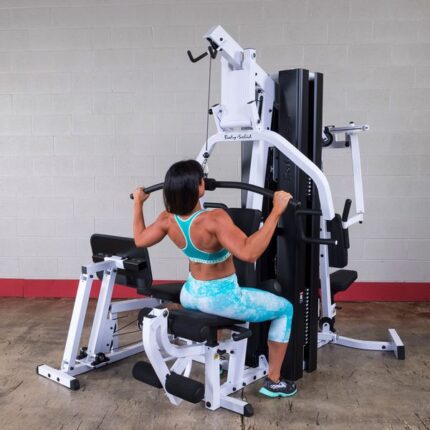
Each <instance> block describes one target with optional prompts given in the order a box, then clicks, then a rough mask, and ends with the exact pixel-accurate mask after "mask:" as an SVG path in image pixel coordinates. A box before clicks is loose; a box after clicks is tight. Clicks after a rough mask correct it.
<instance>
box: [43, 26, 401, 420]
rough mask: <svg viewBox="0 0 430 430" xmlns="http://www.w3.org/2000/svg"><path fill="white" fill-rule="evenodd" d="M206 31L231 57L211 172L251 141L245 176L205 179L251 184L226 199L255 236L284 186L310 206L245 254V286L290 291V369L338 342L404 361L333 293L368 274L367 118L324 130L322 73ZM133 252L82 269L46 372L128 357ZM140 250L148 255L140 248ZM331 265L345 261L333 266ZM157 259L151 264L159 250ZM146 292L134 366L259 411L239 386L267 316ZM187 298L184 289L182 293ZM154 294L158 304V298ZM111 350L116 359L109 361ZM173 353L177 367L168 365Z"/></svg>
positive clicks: (176, 386) (259, 359)
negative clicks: (355, 236) (357, 248)
mask: <svg viewBox="0 0 430 430" xmlns="http://www.w3.org/2000/svg"><path fill="white" fill-rule="evenodd" d="M204 37H205V39H206V40H208V41H209V48H208V52H209V54H210V55H209V61H212V60H213V59H214V58H215V57H217V56H219V57H221V79H222V81H221V101H220V104H218V105H215V106H212V107H211V109H210V113H211V114H212V115H213V117H214V120H215V126H216V130H217V132H216V133H215V134H214V135H213V136H211V137H209V138H207V139H206V142H205V144H204V145H203V147H202V149H201V151H200V153H199V155H198V156H197V160H198V161H199V162H201V163H202V165H203V166H204V167H205V171H206V172H207V167H208V160H209V158H210V155H211V153H212V152H213V150H214V149H215V147H216V146H217V145H222V144H235V145H241V149H242V181H241V182H238V183H230V182H217V181H214V180H209V179H206V187H207V189H208V190H211V189H215V188H237V189H240V190H242V196H241V197H242V198H241V206H242V207H241V208H236V209H230V208H225V209H226V210H228V211H229V213H230V215H231V216H232V218H233V221H234V222H235V223H236V224H237V225H239V226H240V228H242V229H243V230H244V231H245V232H246V233H247V234H251V233H252V232H253V231H255V230H256V229H258V228H259V225H260V223H261V222H262V221H264V219H265V218H266V217H267V215H268V213H269V211H270V209H271V205H272V203H271V196H272V195H273V192H274V191H276V190H286V191H289V192H290V193H291V194H292V195H293V196H294V198H295V199H296V200H297V201H300V202H301V206H300V207H294V206H293V205H292V206H291V207H290V208H289V209H288V210H287V211H286V212H285V213H284V215H283V217H282V219H281V220H280V222H279V225H278V228H277V231H276V233H275V235H274V238H273V241H272V243H271V244H270V246H269V247H268V249H267V251H266V252H265V254H263V256H262V257H261V259H260V260H259V262H258V263H257V264H256V265H247V266H246V265H243V264H241V263H243V262H239V261H237V260H235V265H236V269H237V272H238V278H239V283H240V284H242V285H246V286H252V287H257V288H263V289H267V290H268V291H272V292H274V293H276V294H280V295H282V296H284V297H286V298H287V299H288V300H289V301H290V302H291V303H292V304H293V306H294V319H293V327H292V334H291V338H290V342H289V347H288V352H287V356H286V359H285V362H284V366H283V376H285V377H287V378H288V379H292V380H297V379H299V378H300V377H301V376H302V375H303V370H306V371H308V372H311V371H313V370H315V369H316V368H317V350H318V347H321V346H323V345H325V344H328V343H332V344H339V345H343V346H349V347H353V348H361V349H368V350H379V351H393V352H394V354H395V356H396V357H397V358H398V359H403V358H404V356H405V349H404V345H403V343H402V342H401V340H400V338H399V336H398V335H397V333H396V331H395V330H393V329H390V330H389V337H390V340H389V341H387V342H374V341H361V340H355V339H351V338H346V337H343V336H339V335H338V334H337V332H336V330H335V327H334V324H335V316H336V306H335V303H334V296H335V294H336V293H337V292H339V291H345V290H346V289H347V288H348V287H349V286H350V285H351V284H352V283H353V282H354V280H355V279H356V278H357V273H356V272H355V271H352V270H346V269H344V268H345V267H346V266H347V263H348V254H347V253H348V248H349V237H348V228H349V227H350V226H351V225H353V224H355V223H361V222H362V221H363V215H364V203H363V189H362V177H361V163H360V152H359V143H358V136H359V134H360V133H362V132H364V131H366V130H367V129H368V127H367V126H357V125H355V124H352V123H351V124H349V125H348V126H346V127H340V128H339V127H334V126H328V127H325V128H324V129H323V126H322V94H323V76H322V74H321V73H314V72H309V71H308V70H305V69H295V70H285V71H280V72H279V73H278V74H276V76H273V75H271V76H269V75H268V74H267V73H266V72H265V71H264V70H263V69H262V68H261V67H260V66H259V65H258V64H257V63H256V52H255V50H253V49H242V48H241V47H240V45H239V44H238V43H237V42H236V41H234V39H232V38H231V36H230V35H229V34H228V33H227V32H226V31H225V30H224V29H223V28H222V27H220V26H217V27H214V28H212V29H211V30H209V32H208V33H206V34H205V35H204ZM207 54H208V53H207V52H205V53H204V54H202V55H200V56H199V57H197V58H194V57H193V56H192V54H191V53H189V57H190V59H191V60H192V61H199V60H200V59H202V58H204V57H205V56H207ZM323 147H327V148H333V149H334V148H347V149H349V150H351V154H352V161H353V174H354V195H355V211H356V213H355V214H354V215H353V216H351V217H350V216H349V212H350V208H351V200H347V201H346V202H345V207H344V209H343V214H342V216H340V215H339V214H336V213H335V210H334V207H333V199H332V195H331V189H330V186H329V183H328V181H327V178H326V176H325V175H324V174H323V172H322V170H321V168H322V160H321V159H322V148H323ZM161 188H162V184H158V185H156V186H154V187H149V189H145V191H146V192H153V191H156V190H157V189H161ZM206 206H208V207H211V204H208V203H206ZM213 206H214V205H213V204H212V207H213ZM217 206H218V207H219V206H220V204H219V203H218V204H217ZM221 206H222V205H221ZM121 239H124V238H121ZM129 245H130V244H129ZM139 251H141V252H143V250H139ZM134 252H138V251H133V252H131V255H128V251H127V252H123V253H121V252H119V253H116V252H110V253H109V252H107V253H105V252H104V251H102V254H103V255H102V256H101V257H100V258H102V259H103V261H101V262H100V263H95V264H100V266H98V267H93V266H92V265H90V266H86V267H87V269H85V270H83V274H82V275H81V281H80V286H79V291H78V297H77V300H76V303H75V309H74V311H73V316H72V322H71V326H70V330H69V337H68V341H67V344H66V350H65V355H64V357H63V362H62V365H61V369H60V370H55V369H52V368H49V367H48V366H39V368H38V372H39V373H40V374H42V375H43V376H46V377H49V378H50V379H52V380H54V381H57V382H60V383H62V384H63V385H66V386H69V387H70V388H73V387H72V386H71V385H72V384H71V382H70V381H72V380H73V378H72V377H73V376H75V375H77V374H79V373H82V372H83V371H87V370H91V369H94V368H97V367H100V366H103V365H106V364H108V363H109V362H112V361H114V360H115V358H116V357H119V355H115V350H112V347H113V346H114V345H115V341H114V340H112V338H111V336H112V332H111V331H112V330H113V331H115V328H114V329H112V328H111V327H113V326H112V321H114V320H115V315H116V312H115V311H116V306H120V305H117V302H111V289H112V285H113V282H114V281H113V280H112V271H113V272H114V271H115V270H117V269H118V270H119V269H121V270H127V274H126V275H127V276H126V277H129V276H130V277H131V278H130V279H133V276H132V275H131V274H130V273H131V271H132V268H131V266H129V267H128V268H127V267H126V265H127V263H126V262H127V261H128V260H132V259H133V258H136V257H135V255H134ZM117 254H118V255H117ZM136 255H139V256H140V257H141V254H136ZM136 265H137V266H139V264H137V263H135V264H134V265H133V264H132V266H133V268H134V269H133V270H138V271H141V275H140V276H142V277H145V276H146V275H145V273H146V272H145V267H144V265H142V264H141V265H140V266H139V269H136ZM330 267H333V268H339V269H340V270H337V271H335V272H333V273H330ZM147 269H149V270H150V266H149V260H148V262H147ZM101 270H104V277H103V279H104V280H103V283H102V289H101V294H100V296H99V300H98V304H97V309H96V318H95V322H94V323H93V331H92V334H91V336H92V338H90V343H89V345H88V348H87V350H83V351H81V352H84V354H87V356H86V357H83V355H84V354H79V357H81V358H79V359H77V358H76V355H77V354H78V353H79V351H78V344H79V337H80V334H81V331H82V319H83V318H84V315H85V311H86V306H87V303H88V292H87V289H88V287H87V285H88V284H87V282H88V280H87V276H86V275H87V274H88V275H92V276H94V274H95V273H97V272H100V271H101ZM123 274H124V273H123ZM105 277H107V279H106V280H105ZM124 282H125V283H126V284H127V282H126V281H124ZM131 283H132V284H133V283H135V285H137V284H138V283H137V282H134V281H132V282H131ZM150 284H151V283H150V282H147V284H146V285H147V287H148V285H149V288H150V290H152V289H153V287H152V286H151V285H150ZM103 285H105V287H104V288H103ZM81 290H82V291H81ZM141 291H142V292H143V291H144V289H141ZM146 294H147V295H149V296H152V298H151V299H144V300H152V302H148V303H144V302H143V301H141V302H139V303H136V307H133V309H137V308H138V307H140V308H142V307H145V309H142V310H141V311H140V313H139V321H140V323H139V324H140V326H143V330H142V336H143V346H142V344H140V345H136V349H134V350H133V353H135V352H140V351H142V350H143V349H144V350H145V352H146V354H147V357H148V359H149V363H148V362H139V363H137V364H136V366H135V368H134V370H133V374H134V376H135V377H136V379H139V380H141V381H143V382H146V383H149V384H151V385H153V386H156V387H158V388H163V389H164V390H165V392H166V394H167V396H168V398H169V400H170V401H171V402H172V403H173V404H175V405H177V404H179V403H180V401H181V400H182V399H185V400H189V401H193V402H199V401H204V404H205V406H206V407H207V408H208V409H211V410H215V409H218V408H219V407H224V408H227V409H230V410H232V411H234V412H237V413H240V414H243V415H250V414H252V407H251V406H250V405H249V404H248V403H247V402H244V401H242V400H240V399H238V398H235V397H231V396H230V394H232V393H234V392H236V391H237V390H239V388H241V387H244V386H246V385H248V384H249V383H252V382H253V381H256V380H258V379H259V378H261V377H263V376H264V374H265V372H266V371H267V360H266V353H267V350H266V339H267V327H266V326H265V323H263V324H247V323H245V322H243V321H234V320H228V319H225V318H222V317H217V316H213V315H208V314H204V313H201V312H195V311H186V310H170V311H169V310H168V309H166V308H165V307H164V306H163V301H162V300H166V299H170V297H167V296H164V298H162V299H160V298H157V295H156V294H154V293H153V292H152V291H147V293H146ZM177 296H178V290H176V300H177ZM139 300H140V299H139ZM160 300H161V301H160ZM125 303H127V302H125ZM155 304H158V305H157V306H156V307H154V306H153V305H155ZM160 305H161V307H160ZM99 306H100V311H99V310H98V309H99ZM121 306H124V307H125V306H134V305H125V304H124V305H121ZM130 309H131V307H130ZM96 321H97V322H96ZM219 328H226V329H228V330H229V331H230V332H231V338H230V339H228V340H227V341H225V342H223V343H221V342H218V339H217V336H216V332H217V330H218V329H219ZM94 330H96V331H95V332H94ZM109 330H110V331H109ZM93 332H94V333H95V334H94V335H93ZM78 335H79V336H78ZM106 339H108V340H107V341H106ZM100 352H102V353H103V354H104V355H100ZM127 354H128V352H127ZM129 355H130V354H129ZM124 356H126V355H124ZM82 357H83V358H82ZM97 357H98V358H97ZM106 357H107V358H109V360H110V361H106V360H104V358H106ZM227 357H228V358H227ZM118 359H119V358H118ZM170 361H173V365H172V366H171V367H170V368H169V367H168V364H169V363H170ZM193 362H198V363H202V364H204V366H205V382H204V384H202V383H200V382H198V381H195V380H193V379H191V378H190V372H191V368H192V364H193ZM70 363H72V364H70ZM76 363H78V365H79V366H78V371H76ZM220 366H221V367H223V368H225V369H226V370H227V377H226V381H225V382H224V383H223V384H221V382H220V375H219V367H220ZM57 378H58V379H57Z"/></svg>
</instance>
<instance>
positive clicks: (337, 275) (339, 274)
mask: <svg viewBox="0 0 430 430" xmlns="http://www.w3.org/2000/svg"><path fill="white" fill-rule="evenodd" d="M357 277H358V274H357V272H356V271H355V270H337V271H336V272H333V273H331V274H330V288H331V299H332V302H333V301H334V300H333V299H334V295H335V294H337V293H339V292H340V291H346V290H347V289H348V288H349V287H350V285H351V284H352V283H353V282H354V281H355V280H356V279H357Z"/></svg>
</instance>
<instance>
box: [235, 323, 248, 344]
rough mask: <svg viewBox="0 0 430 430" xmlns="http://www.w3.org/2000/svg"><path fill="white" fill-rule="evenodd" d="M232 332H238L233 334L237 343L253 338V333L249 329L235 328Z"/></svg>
mask: <svg viewBox="0 0 430 430" xmlns="http://www.w3.org/2000/svg"><path fill="white" fill-rule="evenodd" d="M232 330H233V331H235V332H237V333H233V334H232V336H231V337H232V338H233V340H234V341H235V342H238V341H239V340H243V339H247V338H249V337H251V336H252V331H251V330H250V329H249V328H245V327H239V326H234V327H232Z"/></svg>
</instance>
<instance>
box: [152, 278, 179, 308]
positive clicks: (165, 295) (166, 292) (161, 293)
mask: <svg viewBox="0 0 430 430" xmlns="http://www.w3.org/2000/svg"><path fill="white" fill-rule="evenodd" d="M183 285H184V283H183V282H173V283H168V284H158V283H157V284H152V287H151V290H150V293H151V295H152V296H153V297H155V298H157V299H161V300H169V301H171V302H175V303H179V296H180V295H181V289H182V286H183Z"/></svg>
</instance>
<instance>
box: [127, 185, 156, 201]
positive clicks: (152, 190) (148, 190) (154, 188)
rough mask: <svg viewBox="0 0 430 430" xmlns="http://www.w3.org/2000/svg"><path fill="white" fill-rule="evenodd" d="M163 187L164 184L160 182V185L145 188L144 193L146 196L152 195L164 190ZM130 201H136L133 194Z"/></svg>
mask: <svg viewBox="0 0 430 430" xmlns="http://www.w3.org/2000/svg"><path fill="white" fill-rule="evenodd" d="M163 185H164V182H160V183H159V184H155V185H151V186H150V187H146V188H144V189H143V192H144V193H145V194H151V193H153V192H154V191H158V190H162V189H163ZM130 199H131V200H133V199H134V197H133V194H130Z"/></svg>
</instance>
